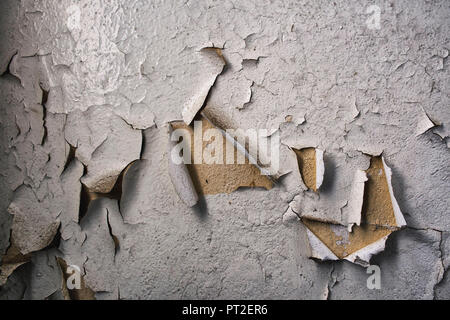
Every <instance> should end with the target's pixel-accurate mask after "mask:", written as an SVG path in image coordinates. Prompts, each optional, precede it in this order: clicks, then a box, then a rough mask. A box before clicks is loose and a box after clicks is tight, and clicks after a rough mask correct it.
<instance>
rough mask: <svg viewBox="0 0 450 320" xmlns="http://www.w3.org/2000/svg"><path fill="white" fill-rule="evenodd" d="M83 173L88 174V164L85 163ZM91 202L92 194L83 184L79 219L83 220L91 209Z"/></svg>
mask: <svg viewBox="0 0 450 320" xmlns="http://www.w3.org/2000/svg"><path fill="white" fill-rule="evenodd" d="M83 167H84V169H83V175H85V174H86V172H87V169H86V166H85V165H83ZM90 202H91V195H90V194H89V190H88V189H87V187H86V186H85V185H84V184H81V191H80V206H79V213H78V221H81V219H83V217H84V216H85V215H86V213H87V211H88V209H89V203H90Z"/></svg>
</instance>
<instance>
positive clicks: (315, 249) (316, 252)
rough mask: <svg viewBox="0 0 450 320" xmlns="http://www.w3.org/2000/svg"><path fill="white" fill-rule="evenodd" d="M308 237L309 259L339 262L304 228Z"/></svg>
mask: <svg viewBox="0 0 450 320" xmlns="http://www.w3.org/2000/svg"><path fill="white" fill-rule="evenodd" d="M305 229H306V233H307V235H308V240H309V246H310V248H311V254H310V256H311V258H316V259H320V260H333V261H334V260H339V258H338V257H337V256H336V255H335V254H334V253H333V252H332V251H331V250H330V249H329V248H328V247H327V246H326V245H325V244H324V243H323V242H322V241H321V240H320V239H319V238H317V236H316V235H315V234H314V233H312V232H311V230H309V229H308V227H306V226H305Z"/></svg>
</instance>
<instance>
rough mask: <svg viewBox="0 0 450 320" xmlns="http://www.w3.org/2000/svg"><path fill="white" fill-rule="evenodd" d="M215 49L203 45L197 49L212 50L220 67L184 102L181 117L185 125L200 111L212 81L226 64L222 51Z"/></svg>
mask: <svg viewBox="0 0 450 320" xmlns="http://www.w3.org/2000/svg"><path fill="white" fill-rule="evenodd" d="M210 49H213V50H210ZM216 49H217V48H210V47H205V48H202V49H200V50H199V51H200V52H214V53H213V55H214V59H217V61H218V64H220V67H219V68H218V70H217V73H213V74H211V76H210V77H209V78H208V79H207V80H206V81H205V82H203V84H202V85H201V88H200V90H199V91H198V92H197V93H196V94H194V95H193V96H192V97H191V98H189V99H188V101H187V102H186V104H185V105H184V107H183V109H182V111H181V116H182V117H183V121H184V123H186V124H187V125H190V124H191V122H192V120H194V118H195V116H196V115H197V113H198V112H199V111H200V109H201V108H202V107H203V105H204V104H205V101H206V98H207V97H208V94H209V91H210V90H211V88H212V87H213V86H214V83H215V82H216V80H217V77H218V76H219V75H220V74H221V73H222V71H223V68H224V67H225V65H226V62H225V59H224V58H223V56H222V53H221V52H217V50H216ZM208 55H209V54H208ZM209 60H211V59H209Z"/></svg>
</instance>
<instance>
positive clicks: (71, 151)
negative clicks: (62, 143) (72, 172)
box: [63, 144, 77, 172]
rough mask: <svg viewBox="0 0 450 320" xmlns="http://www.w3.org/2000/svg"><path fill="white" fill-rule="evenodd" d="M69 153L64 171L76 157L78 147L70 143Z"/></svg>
mask: <svg viewBox="0 0 450 320" xmlns="http://www.w3.org/2000/svg"><path fill="white" fill-rule="evenodd" d="M69 148H70V149H69V154H68V155H67V159H66V163H65V164H64V169H63V172H64V171H66V169H67V168H68V167H69V165H70V163H72V161H73V160H74V159H75V153H76V151H77V147H74V146H72V145H71V144H69Z"/></svg>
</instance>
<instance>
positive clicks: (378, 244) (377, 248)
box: [344, 234, 389, 267]
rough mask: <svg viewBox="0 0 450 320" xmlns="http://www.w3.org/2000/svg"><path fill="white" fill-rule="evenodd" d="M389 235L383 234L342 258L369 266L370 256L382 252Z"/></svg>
mask: <svg viewBox="0 0 450 320" xmlns="http://www.w3.org/2000/svg"><path fill="white" fill-rule="evenodd" d="M388 237H389V234H388V235H387V236H384V237H383V238H381V239H379V240H377V241H375V242H373V243H371V244H369V245H367V246H365V247H364V248H361V249H359V250H357V251H355V252H353V253H352V254H350V255H348V256H346V257H345V258H344V260H347V261H350V262H352V263H355V264H359V265H361V266H363V267H368V266H369V261H370V258H372V256H374V255H376V254H378V253H380V252H382V251H383V250H384V248H385V247H386V240H387V238H388Z"/></svg>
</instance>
